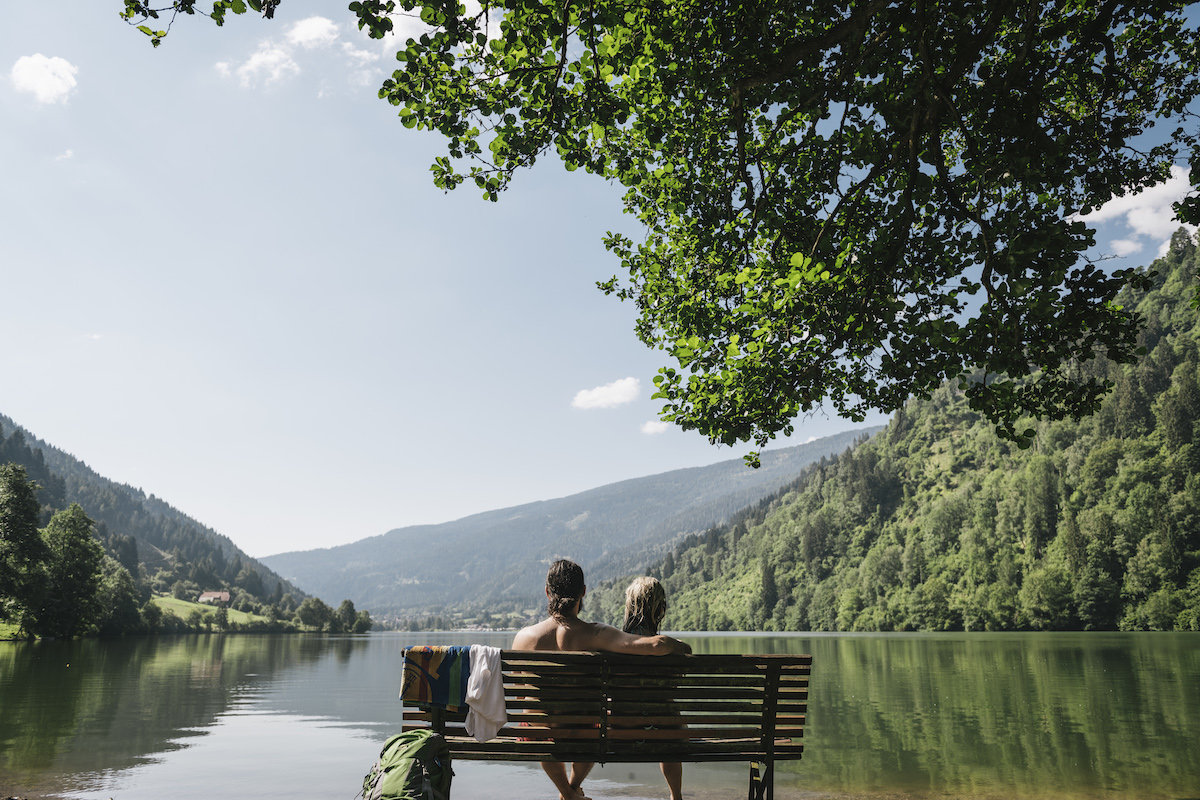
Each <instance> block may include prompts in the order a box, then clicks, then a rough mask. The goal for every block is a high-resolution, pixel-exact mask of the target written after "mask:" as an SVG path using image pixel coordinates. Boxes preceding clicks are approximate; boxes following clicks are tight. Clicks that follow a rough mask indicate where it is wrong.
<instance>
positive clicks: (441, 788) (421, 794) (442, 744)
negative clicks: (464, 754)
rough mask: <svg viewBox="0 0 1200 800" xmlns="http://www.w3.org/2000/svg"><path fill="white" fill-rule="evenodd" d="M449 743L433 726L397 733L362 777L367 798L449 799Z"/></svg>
mask: <svg viewBox="0 0 1200 800" xmlns="http://www.w3.org/2000/svg"><path fill="white" fill-rule="evenodd" d="M453 777H454V770H452V769H450V745H448V744H446V740H445V739H444V738H442V736H441V734H438V733H434V732H433V731H431V730H428V729H424V730H415V731H405V732H404V733H398V734H396V735H395V736H393V737H392V738H390V739H388V740H387V743H386V744H384V746H383V750H382V751H381V752H380V753H379V761H377V762H376V763H375V766H373V767H371V771H370V772H369V773H367V777H365V778H363V790H362V796H363V798H364V800H449V798H450V780H451V779H452V778H453Z"/></svg>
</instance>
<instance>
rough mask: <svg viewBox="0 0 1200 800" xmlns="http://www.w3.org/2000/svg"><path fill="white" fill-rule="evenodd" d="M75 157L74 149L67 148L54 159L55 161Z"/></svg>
mask: <svg viewBox="0 0 1200 800" xmlns="http://www.w3.org/2000/svg"><path fill="white" fill-rule="evenodd" d="M74 157H75V151H74V150H66V151H64V152H63V153H62V154H61V155H58V156H55V157H54V160H55V161H69V160H70V159H72V158H74Z"/></svg>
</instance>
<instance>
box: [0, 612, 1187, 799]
mask: <svg viewBox="0 0 1200 800" xmlns="http://www.w3.org/2000/svg"><path fill="white" fill-rule="evenodd" d="M510 636H511V634H491V635H489V634H479V633H474V634H467V633H464V634H453V635H449V634H442V635H438V634H381V635H372V636H369V637H359V638H352V637H341V638H328V637H316V636H189V637H163V638H158V639H138V640H129V641H123V642H95V641H89V642H63V643H55V642H47V643H34V644H25V643H3V644H0V718H2V719H3V723H4V724H3V725H0V790H2V789H4V788H6V786H7V784H8V783H14V784H17V785H18V786H23V787H26V788H30V787H37V786H43V787H53V786H54V785H55V783H57V785H58V786H60V787H61V786H64V785H66V782H69V783H70V784H71V785H77V784H76V782H75V781H74V780H70V781H68V778H69V776H77V775H80V774H84V773H101V772H104V773H107V774H110V775H111V774H112V773H114V772H119V771H121V770H126V769H128V768H130V767H134V766H137V765H146V764H150V766H149V767H148V768H147V769H146V770H145V771H143V772H139V780H141V781H151V782H152V781H153V780H154V775H155V774H161V775H162V776H163V779H164V780H165V779H166V776H167V774H168V772H167V771H163V770H167V768H166V767H160V766H159V765H158V764H157V763H155V762H157V761H159V760H160V759H161V756H162V754H163V753H169V752H171V751H176V750H178V749H179V748H180V747H183V746H185V745H186V744H188V743H189V742H195V741H198V740H196V739H195V738H194V737H195V736H198V735H201V734H206V735H208V736H211V737H217V738H219V737H221V736H223V735H226V734H225V733H224V731H225V730H226V729H227V728H228V726H226V725H221V724H214V723H216V722H217V721H218V720H219V719H221V718H222V717H224V718H225V719H226V720H228V719H229V715H231V714H233V715H239V714H261V715H276V718H278V716H279V715H291V716H294V717H295V718H296V720H298V721H296V722H294V723H293V722H291V721H289V723H288V724H287V725H282V726H277V728H278V730H276V731H275V732H274V733H273V734H272V735H273V736H280V735H282V736H285V737H287V736H293V735H294V736H296V740H295V744H294V746H292V747H291V749H290V750H289V751H288V753H289V756H288V757H294V758H296V759H306V758H307V757H308V756H307V754H306V752H305V750H304V748H305V747H306V746H309V745H308V744H306V742H308V741H309V740H306V739H304V738H303V730H302V728H303V727H304V726H306V725H313V724H316V723H315V722H313V721H314V720H319V721H321V724H324V725H329V724H335V725H344V726H356V728H357V729H360V730H362V729H367V730H368V736H367V738H378V739H379V741H382V739H383V738H385V737H386V735H387V734H388V732H390V731H392V730H393V729H398V726H399V713H400V709H399V703H398V701H397V700H396V691H397V689H398V683H399V660H400V650H401V647H402V646H403V645H404V644H416V643H430V644H466V643H471V642H478V643H486V644H496V645H501V646H503V645H506V644H507V643H508V641H509V637H510ZM685 638H687V639H688V640H689V641H690V642H692V644H693V646H694V647H695V648H696V651H697V652H701V653H704V652H714V653H715V652H722V653H729V652H788V653H796V652H810V653H812V655H813V682H812V696H811V698H810V703H809V726H808V732H807V733H808V735H807V737H806V744H807V746H808V751H807V753H806V754H805V758H804V760H803V761H801V762H799V763H794V764H782V765H780V774H779V776H778V779H777V784H776V787H777V790H778V791H779V796H780V797H797V796H809V793H812V792H816V793H818V794H826V793H829V794H850V795H874V794H889V795H897V796H918V797H926V796H928V797H932V796H934V795H939V796H961V797H1001V796H1006V797H1012V796H1016V797H1038V796H1043V797H1044V796H1072V797H1097V798H1099V797H1104V798H1117V797H1143V798H1167V797H1175V798H1195V797H1200V765H1198V761H1200V759H1198V758H1197V756H1198V755H1200V694H1198V693H1197V692H1196V687H1197V686H1198V685H1200V637H1197V636H1196V635H1195V634H1120V633H1095V634H1074V633H1068V634H943V635H929V634H890V635H845V634H842V635H803V634H801V635H780V636H772V635H754V634H750V635H725V634H722V635H703V634H701V635H686V636H685ZM289 720H290V717H289ZM275 746H276V747H285V746H286V743H278V742H277V743H275ZM372 747H373V745H372V744H369V743H366V742H362V743H360V744H359V745H356V748H357V749H356V750H353V751H351V756H350V757H351V758H353V759H354V763H353V764H350V765H348V766H347V767H345V768H344V769H345V771H346V772H347V773H349V774H353V775H357V774H360V773H362V772H365V770H366V768H367V767H369V762H370V760H372V759H373V757H374V753H373V752H371V750H372ZM292 754H294V756H293V755H292ZM313 755H314V756H320V755H321V754H320V753H316V754H313ZM355 755H356V756H357V757H355ZM167 760H168V761H169V759H167ZM281 766H283V765H279V764H274V765H272V764H271V763H269V762H267V761H265V760H264V765H263V767H262V773H263V774H262V781H263V788H264V790H265V789H267V788H268V787H270V789H271V791H269V792H268V791H264V795H271V796H273V795H274V794H277V793H278V794H280V796H284V795H285V794H286V793H287V792H289V791H291V792H292V793H293V794H295V793H296V792H300V793H303V794H312V793H313V792H311V791H306V789H312V788H314V787H310V786H304V785H300V786H297V787H290V788H289V787H287V786H286V781H287V777H286V774H285V773H286V769H281ZM462 766H463V767H464V769H463V770H462V773H463V774H462V778H463V780H462V781H461V786H462V788H463V790H467V791H468V793H467V794H463V795H462V797H463V798H464V800H471V798H473V797H475V795H474V794H471V793H469V789H470V788H471V787H473V786H480V785H482V786H487V785H488V781H487V779H486V775H487V774H488V773H486V772H485V773H483V775H484V776H485V777H483V778H482V782H481V778H480V775H479V771H482V770H487V769H489V768H490V769H493V770H494V771H495V774H496V776H500V775H501V773H500V772H499V771H498V769H497V767H496V765H477V764H472V765H466V764H463V765H462ZM217 769H219V765H217ZM690 769H691V772H690V773H689V774H690V775H692V776H693V777H694V778H695V779H696V782H695V783H693V784H692V786H694V787H695V790H696V797H698V798H699V797H706V796H707V795H706V794H705V791H704V790H705V783H706V780H704V779H703V778H702V776H704V775H705V772H706V768H704V767H699V766H696V767H692V768H690ZM156 770H160V773H156V772H155V771H156ZM741 770H742V768H741V767H739V768H738V770H737V772H738V773H739V775H740V772H741ZM505 774H506V773H505ZM520 774H524V773H520ZM625 774H626V773H625V772H623V771H621V770H617V769H614V768H612V767H609V768H607V769H605V770H604V775H605V776H612V779H613V780H616V781H618V782H619V781H620V779H621V778H622V776H624V775H625ZM535 777H537V776H535ZM650 778H653V775H651V776H650ZM543 780H544V778H543ZM214 781H215V782H214V783H213V784H212V786H209V787H193V788H195V789H196V790H197V796H200V795H206V796H207V795H211V794H213V793H219V792H221V791H222V787H221V784H220V781H219V776H217V777H216V778H214ZM281 781H282V782H283V785H281ZM737 782H738V780H737V779H734V780H733V783H735V784H736V783H737ZM651 783H653V781H651ZM456 785H460V784H456ZM547 786H548V784H547ZM345 788H347V787H344V786H341V785H340V784H338V791H341V790H342V789H345ZM598 788H599V787H598ZM356 790H357V787H356V786H351V787H348V791H346V793H345V794H346V796H347V797H349V796H351V795H352V794H353V793H354V791H356ZM626 791H627V790H626V789H625V788H622V787H619V786H612V787H610V790H609V792H608V794H611V795H612V796H614V797H616V796H622V795H623V794H625V793H626ZM628 791H632V789H629V790H628ZM743 791H744V790H743ZM517 792H518V794H519V793H520V792H519V790H517ZM485 794H486V793H485ZM105 796H107V795H105ZM114 796H118V795H114ZM484 796H485V795H483V794H481V795H479V798H477V800H483V797H484ZM597 796H601V797H602V796H606V795H605V794H604V793H599V794H598V795H597ZM118 800H120V797H119V796H118Z"/></svg>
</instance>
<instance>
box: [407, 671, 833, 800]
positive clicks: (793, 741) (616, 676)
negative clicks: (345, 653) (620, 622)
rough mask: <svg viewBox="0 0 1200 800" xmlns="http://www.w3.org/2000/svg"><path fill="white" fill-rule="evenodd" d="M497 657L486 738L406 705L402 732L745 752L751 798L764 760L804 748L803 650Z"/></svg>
mask: <svg viewBox="0 0 1200 800" xmlns="http://www.w3.org/2000/svg"><path fill="white" fill-rule="evenodd" d="M501 662H502V667H503V672H504V695H505V702H506V705H507V709H508V724H507V725H506V726H505V727H504V728H502V729H501V730H500V732H499V734H498V735H497V736H496V738H494V739H490V740H488V741H486V742H477V741H475V739H474V738H473V737H471V736H468V735H467V732H466V729H465V728H464V721H465V719H466V710H465V709H464V710H463V711H461V712H450V711H446V710H445V709H441V708H421V707H410V708H406V709H405V710H404V729H405V730H411V729H413V728H423V727H432V728H433V729H434V730H436V731H437V732H439V733H441V734H442V735H443V736H445V737H446V740H447V741H448V742H449V743H450V749H451V753H452V755H453V757H454V758H457V759H472V760H495V761H562V762H570V761H593V762H596V763H598V764H605V763H610V762H612V763H621V762H659V761H685V762H700V761H748V762H751V779H750V795H751V797H752V798H763V800H772V798H773V797H774V766H775V762H776V761H780V760H797V759H799V758H800V756H801V754H802V753H803V751H804V745H803V743H802V742H801V741H800V739H801V737H802V736H803V735H804V717H805V713H806V710H807V703H808V675H809V667H810V664H811V663H812V657H811V656H806V655H686V656H684V655H679V656H660V657H654V656H630V655H622V654H618V653H590V652H587V653H584V652H545V651H529V650H504V651H502V652H501ZM760 764H761V766H759V765H760Z"/></svg>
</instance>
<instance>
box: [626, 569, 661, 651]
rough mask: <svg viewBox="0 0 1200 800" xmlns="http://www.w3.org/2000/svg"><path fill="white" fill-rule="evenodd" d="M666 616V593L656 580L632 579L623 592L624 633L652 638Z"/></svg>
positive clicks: (646, 578)
mask: <svg viewBox="0 0 1200 800" xmlns="http://www.w3.org/2000/svg"><path fill="white" fill-rule="evenodd" d="M666 615H667V591H666V589H664V588H663V585H662V584H661V583H659V581H658V578H651V577H649V576H646V577H642V578H634V580H633V583H631V584H629V588H628V589H626V590H625V624H624V625H622V626H621V627H622V628H623V629H624V631H625V632H626V633H636V634H638V635H640V636H653V635H655V634H657V633H658V628H659V626H660V625H662V621H663V617H665V616H666Z"/></svg>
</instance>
